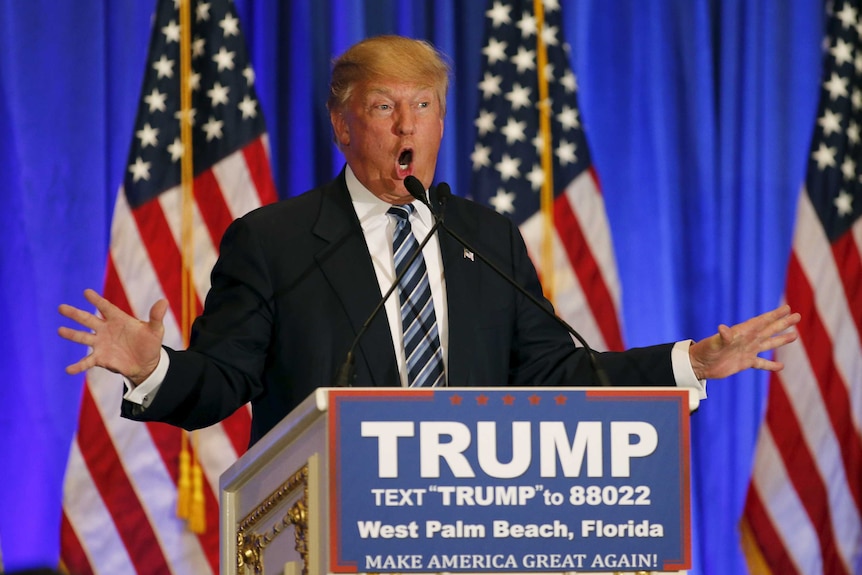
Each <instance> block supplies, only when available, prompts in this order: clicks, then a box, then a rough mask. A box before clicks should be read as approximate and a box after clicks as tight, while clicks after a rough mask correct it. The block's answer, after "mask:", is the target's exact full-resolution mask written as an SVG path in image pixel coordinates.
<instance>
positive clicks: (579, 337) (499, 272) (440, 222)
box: [404, 176, 611, 387]
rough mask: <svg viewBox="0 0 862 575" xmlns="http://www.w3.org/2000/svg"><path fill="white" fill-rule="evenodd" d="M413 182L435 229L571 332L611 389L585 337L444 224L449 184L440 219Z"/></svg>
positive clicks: (440, 194) (442, 186)
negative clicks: (473, 255) (428, 211)
mask: <svg viewBox="0 0 862 575" xmlns="http://www.w3.org/2000/svg"><path fill="white" fill-rule="evenodd" d="M411 177H412V176H411ZM413 180H415V183H414V181H410V177H408V178H407V179H405V180H404V185H405V187H406V188H407V191H408V192H410V195H412V196H413V197H414V198H416V199H417V200H419V201H420V202H422V203H423V204H425V205H426V206H428V208H429V209H430V210H431V213H432V214H433V215H434V217H435V222H434V227H435V228H436V227H437V226H438V225H439V227H440V228H442V229H443V231H445V232H446V233H447V234H449V236H451V237H452V238H453V239H454V240H455V241H456V242H458V243H459V244H461V245H462V246H463V247H464V248H466V249H468V250H470V252H472V253H473V254H475V255H476V257H478V258H479V259H480V260H481V261H482V262H483V263H484V264H485V265H487V266H488V267H490V268H491V269H492V270H493V271H494V272H495V273H496V274H497V275H498V276H500V277H501V278H503V280H505V281H506V282H507V283H508V284H509V285H511V286H512V287H514V288H515V289H516V290H517V291H518V293H520V294H521V295H523V296H524V297H526V298H527V299H528V300H529V301H530V302H531V303H532V304H533V305H535V306H536V307H538V308H539V309H540V310H542V311H543V312H545V314H547V315H548V316H549V317H551V318H553V320H554V321H556V322H557V323H558V324H560V325H561V326H562V327H563V328H564V329H565V330H566V331H567V332H569V333H570V334H571V335H572V336H573V337H574V338H575V339H576V340H578V342H579V343H580V344H581V345H582V346H583V348H584V351H586V352H587V357H588V358H589V360H590V367H591V369H592V370H593V374H594V375H595V377H596V379H597V380H598V382H599V385H601V386H603V387H610V386H611V382H610V380H609V379H608V374H607V372H605V370H604V368H603V367H602V366H601V364H600V363H599V361H598V357H597V356H596V353H595V351H593V348H592V347H590V345H589V344H588V343H587V340H586V339H584V337H583V336H582V335H581V334H580V333H578V332H577V330H575V328H573V327H572V326H570V325H569V324H568V323H567V322H566V321H565V320H564V319H563V318H561V317H560V316H558V315H557V314H556V313H554V312H553V311H552V310H549V309H548V308H547V307H545V306H544V305H543V304H542V302H541V301H539V299H538V298H537V297H536V296H534V295H533V294H531V293H530V292H528V291H527V290H526V289H525V288H524V287H523V286H521V284H519V283H518V282H516V281H515V279H514V278H513V277H511V276H510V275H509V274H507V273H506V272H504V271H503V270H501V269H500V268H499V267H498V266H497V265H496V264H495V263H494V262H492V261H490V260H489V259H488V258H486V257H485V256H484V255H482V252H480V251H478V250H476V248H474V247H473V246H472V245H470V243H469V242H468V241H467V240H465V239H464V238H462V237H461V236H460V235H458V234H457V233H456V232H455V231H453V230H452V229H451V228H450V227H449V226H447V225H446V224H444V223H443V214H442V208H443V207H444V206H445V205H446V201H447V200H448V199H449V196H451V195H452V191H451V189H450V188H449V184H447V183H446V182H440V183H439V184H437V201H438V203H439V204H440V206H441V213H440V216H439V217H438V216H437V213H436V212H435V210H434V208H433V207H432V206H431V204H430V202H429V201H428V198H427V196H426V195H425V186H423V185H422V184H421V182H419V180H417V179H416V178H413Z"/></svg>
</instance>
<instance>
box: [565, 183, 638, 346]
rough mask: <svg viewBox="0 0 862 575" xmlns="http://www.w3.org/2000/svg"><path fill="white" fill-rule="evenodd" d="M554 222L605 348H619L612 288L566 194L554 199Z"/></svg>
mask: <svg viewBox="0 0 862 575" xmlns="http://www.w3.org/2000/svg"><path fill="white" fill-rule="evenodd" d="M554 225H555V227H556V228H557V234H558V235H559V236H560V241H561V242H562V244H563V246H564V248H565V250H566V255H567V256H568V258H569V265H571V266H572V269H573V270H574V272H575V275H577V276H578V282H579V283H580V284H581V289H583V291H584V296H585V299H586V300H587V301H588V302H589V306H590V308H591V309H592V314H593V317H594V318H595V320H596V324H597V325H598V326H599V329H600V330H601V332H602V337H603V338H604V340H605V344H606V345H607V348H608V350H611V351H619V350H622V349H623V337H622V334H621V333H620V325H619V322H618V321H617V309H616V306H615V305H614V301H613V298H612V297H611V292H610V290H608V285H607V283H606V282H605V278H604V275H602V270H601V268H599V265H598V263H597V261H596V258H595V257H594V256H593V252H592V250H591V249H590V246H589V245H588V243H587V241H586V238H585V237H584V234H583V231H582V230H581V226H580V223H578V219H577V216H575V212H574V211H573V210H572V206H571V204H570V203H569V200H568V198H567V197H566V195H565V194H561V195H560V196H558V197H557V198H556V199H555V200H554Z"/></svg>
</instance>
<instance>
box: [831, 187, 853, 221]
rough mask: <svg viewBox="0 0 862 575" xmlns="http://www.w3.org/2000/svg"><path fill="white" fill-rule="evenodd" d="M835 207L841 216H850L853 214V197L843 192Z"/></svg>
mask: <svg viewBox="0 0 862 575" xmlns="http://www.w3.org/2000/svg"><path fill="white" fill-rule="evenodd" d="M834 203H835V207H836V208H838V215H839V216H849V215H850V214H852V213H853V196H851V195H850V194H848V193H847V192H845V191H844V190H841V193H840V194H838V196H836V197H835V202H834Z"/></svg>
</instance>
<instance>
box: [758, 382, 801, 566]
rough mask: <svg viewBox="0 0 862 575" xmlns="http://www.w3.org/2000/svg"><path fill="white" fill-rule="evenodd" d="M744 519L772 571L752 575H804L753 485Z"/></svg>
mask: <svg viewBox="0 0 862 575" xmlns="http://www.w3.org/2000/svg"><path fill="white" fill-rule="evenodd" d="M774 384H775V382H774V381H773V385H774ZM744 517H745V519H746V520H747V521H748V525H749V527H750V528H749V529H748V535H749V536H750V538H751V539H750V540H749V543H751V544H754V545H756V546H757V549H758V551H759V552H760V555H761V556H762V557H763V559H764V560H765V561H766V564H767V565H768V566H769V567H770V568H771V569H772V570H771V571H766V572H757V571H753V570H752V572H751V575H767V574H768V575H772V574H773V573H775V574H776V575H777V574H781V575H802V574H801V573H800V572H799V570H798V569H797V568H796V564H795V563H794V562H793V559H792V558H791V557H790V555H789V554H788V553H787V549H786V547H785V545H784V541H783V540H782V539H781V536H780V535H779V534H778V532H777V531H776V530H775V525H774V524H773V523H772V519H771V518H770V517H769V515H768V513H767V512H766V508H765V507H764V505H763V502H762V501H761V499H760V494H759V493H758V492H757V490H756V489H755V488H754V486H753V485H752V486H749V489H748V497H746V499H745V513H744ZM749 569H751V565H749Z"/></svg>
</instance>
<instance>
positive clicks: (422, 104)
mask: <svg viewBox="0 0 862 575" xmlns="http://www.w3.org/2000/svg"><path fill="white" fill-rule="evenodd" d="M430 105H431V102H419V107H420V108H427V107H428V106H430Z"/></svg>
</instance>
